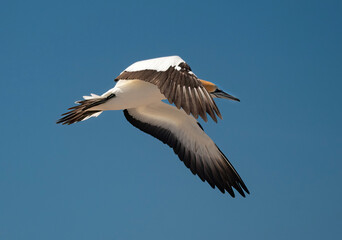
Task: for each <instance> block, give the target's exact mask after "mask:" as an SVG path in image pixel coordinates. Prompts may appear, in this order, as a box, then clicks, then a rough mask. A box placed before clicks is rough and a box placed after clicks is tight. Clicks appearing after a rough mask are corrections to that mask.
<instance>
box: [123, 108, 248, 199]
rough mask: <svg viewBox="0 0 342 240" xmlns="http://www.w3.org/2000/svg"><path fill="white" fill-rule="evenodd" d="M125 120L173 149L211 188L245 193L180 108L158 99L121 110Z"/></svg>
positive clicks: (226, 162)
mask: <svg viewBox="0 0 342 240" xmlns="http://www.w3.org/2000/svg"><path fill="white" fill-rule="evenodd" d="M124 114H125V117H126V119H127V120H128V121H129V122H130V123H131V124H132V125H133V126H135V127H137V128H138V129H140V130H142V131H143V132H146V133H148V134H150V135H152V136H154V137H156V138H157V139H159V140H160V141H162V142H163V143H165V144H167V145H169V146H170V147H171V148H173V150H174V152H175V153H176V154H177V155H178V157H179V158H180V160H181V161H183V162H184V164H185V166H186V167H187V168H189V169H190V170H191V172H192V173H193V174H196V175H198V176H199V177H200V179H201V180H202V181H207V182H208V183H209V185H210V186H211V187H212V188H215V187H217V188H218V189H219V190H220V191H221V192H223V193H224V192H228V193H229V194H230V195H231V196H233V197H234V196H235V193H234V191H233V189H232V188H234V189H236V190H237V191H238V192H239V193H240V194H241V195H242V196H245V192H247V193H249V191H248V189H247V187H246V185H245V184H244V182H243V181H242V179H241V177H240V176H239V174H238V173H237V172H236V170H235V169H234V167H233V166H232V165H231V163H230V162H229V160H228V159H227V157H226V156H225V155H224V154H223V153H222V152H221V151H220V149H219V148H218V147H217V146H216V145H215V143H214V142H213V141H212V140H211V139H210V138H209V137H208V135H206V134H205V132H204V131H203V129H202V128H201V126H200V125H199V124H198V123H197V121H196V119H195V118H193V117H192V116H190V115H187V114H186V112H185V111H183V110H182V109H177V108H176V107H174V106H171V105H169V104H166V103H163V102H159V103H155V104H151V105H148V106H143V107H139V108H133V109H126V110H124Z"/></svg>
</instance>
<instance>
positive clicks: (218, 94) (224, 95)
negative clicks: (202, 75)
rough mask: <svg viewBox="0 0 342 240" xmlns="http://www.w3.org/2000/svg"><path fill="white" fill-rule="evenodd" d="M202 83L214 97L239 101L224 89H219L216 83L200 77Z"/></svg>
mask: <svg viewBox="0 0 342 240" xmlns="http://www.w3.org/2000/svg"><path fill="white" fill-rule="evenodd" d="M199 80H200V81H201V83H202V85H203V87H204V88H205V89H206V90H207V91H208V92H209V93H210V95H211V96H212V97H214V98H225V99H230V100H234V101H238V102H240V100H239V99H238V98H236V97H234V96H232V95H230V94H228V93H226V92H224V91H222V90H221V89H219V88H218V87H217V86H216V84H214V83H212V82H209V81H205V80H202V79H199Z"/></svg>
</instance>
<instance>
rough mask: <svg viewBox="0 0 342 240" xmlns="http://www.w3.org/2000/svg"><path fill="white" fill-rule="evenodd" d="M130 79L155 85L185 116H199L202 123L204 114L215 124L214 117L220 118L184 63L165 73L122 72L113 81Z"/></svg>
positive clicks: (196, 79)
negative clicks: (181, 109) (182, 110)
mask: <svg viewBox="0 0 342 240" xmlns="http://www.w3.org/2000/svg"><path fill="white" fill-rule="evenodd" d="M132 79H139V80H143V81H146V82H149V83H152V84H154V85H156V86H157V87H158V88H159V89H160V92H161V93H162V94H164V95H165V97H166V98H167V99H168V101H169V102H170V103H171V104H172V103H174V104H175V105H176V107H177V108H178V109H180V108H183V109H184V111H185V112H186V113H187V114H190V113H191V114H192V115H193V116H194V117H195V118H196V119H197V118H198V116H201V117H202V118H203V120H204V121H207V115H206V113H208V114H209V115H210V116H211V118H212V119H213V120H214V121H215V122H217V118H216V115H217V116H218V117H219V118H222V116H221V113H220V111H219V109H218V108H217V106H216V103H215V102H214V100H213V98H212V97H211V96H210V94H209V93H208V91H207V90H206V89H205V88H204V87H203V85H202V83H201V82H200V81H199V80H198V78H197V77H196V75H194V74H193V73H192V72H191V68H190V67H189V66H188V64H186V63H185V62H181V63H180V64H179V65H178V66H177V67H173V66H171V67H169V68H168V69H167V70H166V71H156V70H140V71H133V72H129V71H124V72H122V73H121V74H120V75H119V76H118V77H117V78H116V79H115V81H118V80H132ZM215 114H216V115H215Z"/></svg>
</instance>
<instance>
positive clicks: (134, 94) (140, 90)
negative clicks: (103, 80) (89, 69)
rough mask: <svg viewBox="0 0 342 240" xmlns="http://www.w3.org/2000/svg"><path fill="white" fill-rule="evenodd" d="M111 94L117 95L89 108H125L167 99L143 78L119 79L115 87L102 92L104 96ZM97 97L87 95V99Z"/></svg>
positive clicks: (102, 109) (101, 109)
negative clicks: (142, 79)
mask: <svg viewBox="0 0 342 240" xmlns="http://www.w3.org/2000/svg"><path fill="white" fill-rule="evenodd" d="M110 94H115V97H114V98H111V99H110V100H108V101H107V102H105V103H104V104H101V105H99V106H95V107H93V108H90V109H89V110H91V111H93V110H100V111H104V110H123V109H129V108H136V107H140V106H144V105H149V104H151V103H155V102H158V101H161V100H163V99H165V96H164V95H163V94H161V93H160V90H159V89H158V87H157V86H156V85H153V84H151V83H147V82H144V81H141V80H119V81H118V82H117V83H116V85H115V87H114V88H112V89H110V90H108V91H107V92H105V93H104V94H102V97H106V96H109V95H110ZM96 97H98V96H94V97H85V99H89V98H96Z"/></svg>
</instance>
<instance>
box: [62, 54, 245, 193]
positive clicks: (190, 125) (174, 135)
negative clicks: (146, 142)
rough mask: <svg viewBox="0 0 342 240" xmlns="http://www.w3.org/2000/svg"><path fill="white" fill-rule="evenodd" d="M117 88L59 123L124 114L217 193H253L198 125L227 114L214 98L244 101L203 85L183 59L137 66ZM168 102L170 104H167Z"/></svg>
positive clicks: (74, 109) (125, 73)
mask: <svg viewBox="0 0 342 240" xmlns="http://www.w3.org/2000/svg"><path fill="white" fill-rule="evenodd" d="M115 82H116V85H115V87H114V88H112V89H110V90H108V91H107V92H105V93H104V94H102V95H101V96H99V95H95V94H91V96H84V97H83V98H84V100H81V101H77V102H76V103H77V104H78V105H77V106H74V107H71V108H69V110H70V111H69V112H67V113H64V114H63V115H62V116H64V117H62V118H61V119H59V120H58V121H57V123H62V124H73V123H76V122H79V121H84V120H87V119H89V118H90V117H98V116H99V115H100V114H101V113H102V112H103V111H106V110H123V112H124V115H125V117H126V119H127V120H128V121H129V122H130V123H131V124H132V125H133V126H135V127H136V128H138V129H140V130H141V131H143V132H145V133H148V134H150V135H152V136H153V137H155V138H157V139H159V140H160V141H162V142H163V143H164V144H167V145H169V146H170V147H171V148H173V150H174V152H175V153H176V154H177V155H178V157H179V158H180V160H181V161H183V162H184V164H185V166H186V167H188V168H189V169H190V170H191V172H192V173H193V174H197V175H198V176H199V177H200V179H201V180H202V181H207V182H208V183H209V184H210V186H211V187H212V188H215V187H217V188H218V189H219V190H220V191H221V192H222V193H225V191H227V192H228V193H229V194H230V195H231V196H232V197H234V196H235V194H234V191H233V189H232V188H235V189H236V190H237V191H238V192H239V193H240V194H241V195H242V196H243V197H245V193H244V191H245V192H246V193H249V191H248V189H247V187H246V185H245V184H244V182H243V181H242V179H241V177H240V176H239V174H238V173H237V171H236V170H235V169H234V167H233V165H232V164H231V163H230V162H229V160H228V159H227V157H226V156H225V155H224V154H223V153H222V152H221V150H220V149H219V148H218V147H217V146H216V144H215V143H214V142H213V141H212V140H211V138H210V137H209V136H208V135H207V134H206V133H205V132H204V130H203V128H202V126H201V125H200V124H199V123H198V122H197V120H196V119H197V118H198V117H199V116H200V117H201V118H203V120H204V121H207V114H209V115H210V116H211V118H212V119H213V120H214V121H215V122H217V118H216V115H217V116H218V117H220V118H222V117H221V114H220V111H219V109H218V108H217V106H216V104H215V102H214V100H213V98H215V97H217V98H225V99H231V100H235V101H240V100H239V99H237V98H235V97H233V96H231V95H229V94H227V93H225V92H224V91H222V90H220V89H218V87H217V86H216V85H215V84H214V83H211V82H208V81H204V80H201V79H199V78H197V76H196V75H195V74H194V73H193V72H192V71H191V68H190V67H189V65H188V64H187V63H186V62H185V61H184V60H183V59H181V58H180V57H178V56H170V57H161V58H154V59H149V60H144V61H139V62H136V63H134V64H132V65H130V66H129V67H128V68H126V69H125V70H124V71H123V72H121V74H120V75H119V76H118V77H117V78H116V79H115ZM164 99H167V100H168V101H169V102H170V104H173V103H174V104H175V106H176V107H174V106H172V105H170V104H167V103H164V102H163V101H162V100H164Z"/></svg>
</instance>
